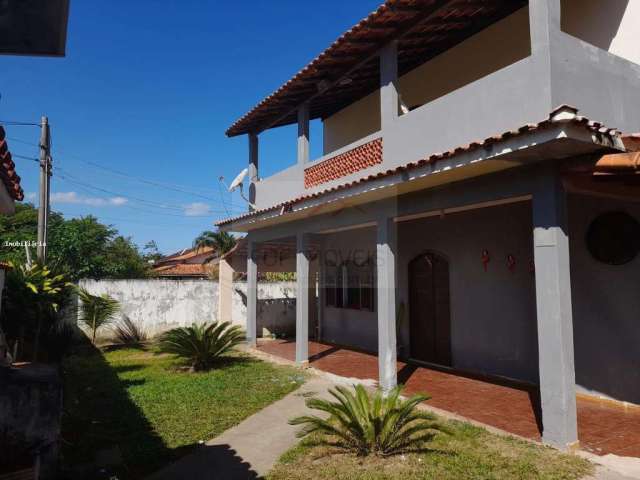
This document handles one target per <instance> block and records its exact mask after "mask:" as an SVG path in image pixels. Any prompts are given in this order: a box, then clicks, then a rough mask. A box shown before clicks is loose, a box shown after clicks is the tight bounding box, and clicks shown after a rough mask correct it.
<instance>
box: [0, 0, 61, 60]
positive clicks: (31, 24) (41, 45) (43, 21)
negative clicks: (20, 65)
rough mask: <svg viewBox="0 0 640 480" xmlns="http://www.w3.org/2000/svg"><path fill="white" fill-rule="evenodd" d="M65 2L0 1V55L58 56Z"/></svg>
mask: <svg viewBox="0 0 640 480" xmlns="http://www.w3.org/2000/svg"><path fill="white" fill-rule="evenodd" d="M68 20H69V0H28V1H27V0H21V1H17V0H9V1H8V2H7V1H4V2H0V53H2V54H9V55H43V56H55V57H62V56H64V54H65V48H66V44H67V22H68Z"/></svg>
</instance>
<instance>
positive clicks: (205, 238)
mask: <svg viewBox="0 0 640 480" xmlns="http://www.w3.org/2000/svg"><path fill="white" fill-rule="evenodd" d="M236 241H237V240H236V238H235V237H234V236H233V235H231V234H229V233H227V232H221V231H220V230H218V231H217V232H213V231H211V230H205V231H204V232H202V233H201V234H200V235H198V236H197V237H196V239H195V240H194V241H193V246H194V247H195V248H196V249H201V248H203V247H213V248H214V249H215V250H216V252H218V255H224V254H225V253H227V252H228V251H229V250H231V249H232V248H233V247H235V245H236Z"/></svg>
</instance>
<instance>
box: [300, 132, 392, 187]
mask: <svg viewBox="0 0 640 480" xmlns="http://www.w3.org/2000/svg"><path fill="white" fill-rule="evenodd" d="M379 163H382V139H381V138H376V139H375V140H372V141H370V142H368V143H365V144H364V145H360V146H359V147H356V148H353V149H351V150H349V151H347V152H344V153H341V154H339V155H336V156H335V157H331V158H329V159H327V160H324V161H322V162H320V163H318V164H316V165H313V166H311V167H309V168H307V169H305V171H304V188H311V187H315V186H318V185H321V184H323V183H327V182H330V181H331V180H336V179H337V178H340V177H344V176H346V175H350V174H352V173H355V172H358V171H360V170H364V169H365V168H368V167H372V166H373V165H377V164H379Z"/></svg>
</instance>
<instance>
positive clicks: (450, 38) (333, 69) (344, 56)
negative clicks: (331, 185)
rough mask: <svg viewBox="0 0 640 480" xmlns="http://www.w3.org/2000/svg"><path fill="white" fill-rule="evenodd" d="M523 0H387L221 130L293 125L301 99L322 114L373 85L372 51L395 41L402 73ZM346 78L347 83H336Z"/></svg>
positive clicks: (238, 131)
mask: <svg viewBox="0 0 640 480" xmlns="http://www.w3.org/2000/svg"><path fill="white" fill-rule="evenodd" d="M526 4H527V2H526V1H525V0H386V1H385V2H384V3H383V4H382V5H380V6H379V7H378V8H377V9H376V10H375V11H373V12H372V13H370V14H369V15H368V16H367V17H365V18H364V19H362V20H361V21H360V22H358V23H357V24H356V25H354V26H353V27H351V28H350V29H349V30H347V31H346V32H345V33H343V34H342V35H341V36H340V37H338V38H337V39H336V40H335V41H334V42H333V43H332V44H331V45H330V46H329V47H328V48H327V49H326V50H324V51H323V52H322V53H320V54H319V55H318V56H317V57H315V58H314V59H313V60H312V61H311V62H309V63H308V64H307V65H306V66H305V67H304V68H302V69H301V70H300V71H299V72H298V73H296V74H295V75H294V76H293V77H291V79H289V80H288V81H287V82H285V83H284V84H283V85H282V86H281V87H279V88H278V89H277V90H276V91H274V92H273V93H271V94H270V95H268V96H267V97H265V98H264V99H263V100H262V101H260V102H259V103H258V104H257V105H256V106H255V107H253V108H252V109H251V110H250V111H249V112H248V113H246V114H245V115H243V116H242V117H240V118H239V119H238V120H237V121H236V122H235V123H234V124H233V125H231V127H229V129H228V130H227V132H226V134H227V135H228V136H234V135H241V134H244V133H249V132H260V131H262V130H264V129H266V128H270V127H272V126H279V125H286V124H288V123H295V121H296V118H297V116H296V108H297V106H298V105H300V104H302V103H304V102H308V103H309V105H310V113H311V118H326V117H327V116H329V115H331V114H333V113H335V112H337V111H338V110H340V109H342V108H344V107H345V106H347V105H348V104H350V103H352V102H353V101H354V100H355V99H358V98H362V97H364V96H365V95H367V94H368V93H371V91H373V90H375V89H376V88H378V86H379V83H378V82H379V71H378V68H377V65H378V64H377V53H378V52H379V50H380V49H381V48H382V46H383V45H385V44H387V43H388V42H389V41H390V40H391V39H398V40H399V45H398V74H399V75H402V74H404V73H406V72H408V71H410V70H413V69H414V68H415V67H417V66H418V65H420V64H421V63H424V62H425V61H428V60H429V59H431V58H434V57H436V56H437V55H439V54H440V53H442V52H443V51H445V50H447V49H448V48H450V46H451V45H454V44H456V43H459V42H461V41H463V40H464V39H465V38H468V37H470V36H472V35H473V34H475V33H476V32H478V31H480V30H482V29H483V28H485V27H486V26H488V25H490V24H491V23H493V22H496V21H498V20H500V19H501V18H504V17H506V16H507V15H509V14H511V13H513V12H515V11H516V10H518V9H519V8H521V7H523V6H525V5H526ZM345 76H346V77H347V78H349V80H350V82H349V83H348V84H346V85H342V84H340V83H339V82H337V83H336V81H337V80H339V79H340V78H344V77H345ZM328 79H332V81H333V83H332V82H331V81H329V80H328Z"/></svg>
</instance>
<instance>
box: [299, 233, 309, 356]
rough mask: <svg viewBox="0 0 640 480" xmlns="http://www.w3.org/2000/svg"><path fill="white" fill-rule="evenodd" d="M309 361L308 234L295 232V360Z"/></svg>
mask: <svg viewBox="0 0 640 480" xmlns="http://www.w3.org/2000/svg"><path fill="white" fill-rule="evenodd" d="M308 361H309V235H308V234H306V233H297V234H296V362H298V363H306V362H308Z"/></svg>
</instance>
